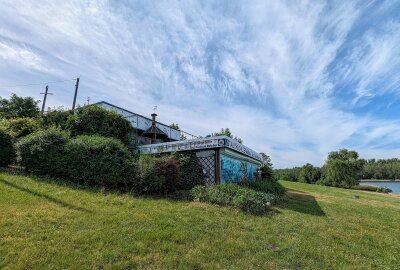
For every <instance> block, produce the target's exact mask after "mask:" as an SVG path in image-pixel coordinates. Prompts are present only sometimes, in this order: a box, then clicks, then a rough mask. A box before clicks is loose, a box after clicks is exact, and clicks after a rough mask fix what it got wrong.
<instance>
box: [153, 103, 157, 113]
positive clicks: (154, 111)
mask: <svg viewBox="0 0 400 270" xmlns="http://www.w3.org/2000/svg"><path fill="white" fill-rule="evenodd" d="M156 110H157V105H156V106H154V108H153V113H156Z"/></svg>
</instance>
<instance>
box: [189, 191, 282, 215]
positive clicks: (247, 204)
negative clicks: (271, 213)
mask: <svg viewBox="0 0 400 270" xmlns="http://www.w3.org/2000/svg"><path fill="white" fill-rule="evenodd" d="M191 195H192V197H193V199H194V200H197V201H202V202H208V203H213V204H218V205H224V206H233V207H236V208H239V209H240V210H242V211H244V212H246V213H250V214H254V215H260V214H264V213H266V212H267V211H268V209H269V207H270V205H271V202H273V201H274V200H275V196H274V195H273V194H267V193H264V192H258V191H254V190H251V189H248V188H244V187H240V186H238V185H236V184H221V185H215V186H212V187H204V186H196V187H194V188H193V189H192V191H191Z"/></svg>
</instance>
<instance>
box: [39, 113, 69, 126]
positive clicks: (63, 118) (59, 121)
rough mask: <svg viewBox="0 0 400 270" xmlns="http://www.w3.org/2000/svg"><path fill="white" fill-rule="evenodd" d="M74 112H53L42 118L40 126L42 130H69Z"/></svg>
mask: <svg viewBox="0 0 400 270" xmlns="http://www.w3.org/2000/svg"><path fill="white" fill-rule="evenodd" d="M72 116H73V111H71V110H69V111H63V110H56V111H51V112H48V113H46V114H45V115H43V116H42V117H40V126H41V127H42V128H50V127H57V128H60V129H62V130H69V125H70V118H71V117H72Z"/></svg>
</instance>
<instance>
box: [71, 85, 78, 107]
mask: <svg viewBox="0 0 400 270" xmlns="http://www.w3.org/2000/svg"><path fill="white" fill-rule="evenodd" d="M78 87H79V78H76V84H75V94H74V101H73V103H72V110H75V105H76V97H77V96H78Z"/></svg>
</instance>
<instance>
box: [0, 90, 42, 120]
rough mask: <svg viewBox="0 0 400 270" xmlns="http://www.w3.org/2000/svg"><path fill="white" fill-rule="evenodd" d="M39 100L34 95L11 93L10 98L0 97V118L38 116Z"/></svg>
mask: <svg viewBox="0 0 400 270" xmlns="http://www.w3.org/2000/svg"><path fill="white" fill-rule="evenodd" d="M38 103H39V101H35V100H34V99H33V98H32V97H25V98H24V97H19V96H17V95H16V94H11V96H10V99H3V98H1V97H0V118H2V119H10V118H17V117H31V118H34V117H37V116H38V115H39V107H38Z"/></svg>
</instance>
